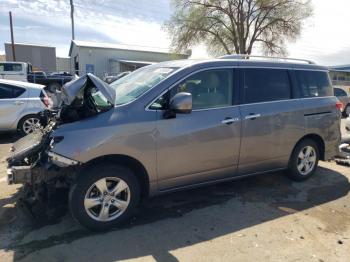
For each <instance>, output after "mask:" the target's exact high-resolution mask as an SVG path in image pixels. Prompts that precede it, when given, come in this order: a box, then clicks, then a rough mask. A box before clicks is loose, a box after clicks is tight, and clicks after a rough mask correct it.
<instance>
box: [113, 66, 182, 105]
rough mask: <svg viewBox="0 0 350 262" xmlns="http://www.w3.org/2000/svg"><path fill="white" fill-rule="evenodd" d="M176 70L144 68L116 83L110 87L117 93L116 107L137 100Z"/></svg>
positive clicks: (170, 68) (169, 68) (171, 68)
mask: <svg viewBox="0 0 350 262" xmlns="http://www.w3.org/2000/svg"><path fill="white" fill-rule="evenodd" d="M176 69H177V68H174V67H154V66H150V67H144V68H140V69H138V70H136V71H134V72H132V73H131V74H129V75H127V76H124V77H122V78H120V79H118V80H116V81H114V82H113V83H111V84H110V86H111V87H112V88H114V90H115V92H116V101H115V105H122V104H126V103H128V102H131V101H133V100H135V99H136V98H137V97H139V96H141V95H142V94H144V93H145V92H147V91H148V90H150V89H151V88H153V87H154V86H155V85H157V84H158V83H159V82H161V81H162V80H163V79H165V78H166V77H168V76H169V75H170V74H171V73H172V72H174V71H175V70H176Z"/></svg>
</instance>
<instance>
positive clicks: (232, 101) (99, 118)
mask: <svg viewBox="0 0 350 262" xmlns="http://www.w3.org/2000/svg"><path fill="white" fill-rule="evenodd" d="M243 58H245V57H243ZM62 96H63V105H62V107H61V109H60V111H59V112H58V116H56V120H55V121H49V124H48V126H47V127H46V128H45V129H44V130H41V132H36V133H34V134H31V135H29V136H27V137H25V138H23V139H21V140H19V141H18V142H17V143H15V144H14V146H13V148H12V152H11V155H10V157H9V159H8V162H9V169H8V180H9V183H24V184H25V185H26V187H27V189H28V190H26V191H25V192H26V194H27V198H28V199H29V198H31V200H32V199H33V197H35V198H38V201H47V200H50V199H51V197H52V196H51V195H53V194H54V193H55V192H56V191H57V190H62V189H66V190H67V196H68V197H67V200H68V202H69V207H70V211H71V213H72V215H73V216H74V217H75V218H76V219H77V220H78V221H79V222H80V223H81V224H82V225H84V226H85V227H87V228H90V229H93V230H102V229H107V228H110V227H112V226H116V225H119V224H121V223H122V222H123V221H125V220H126V219H128V218H129V217H130V216H131V214H132V213H133V212H134V211H135V209H136V208H137V205H138V203H139V202H140V200H141V199H142V198H145V197H149V196H153V195H156V194H161V193H165V192H171V191H175V190H180V189H186V188H192V187H197V186H202V185H207V184H211V183H218V182H224V181H228V180H233V179H238V178H243V177H247V176H251V175H256V174H264V173H267V172H272V171H279V170H285V169H288V171H289V172H288V174H289V177H290V178H291V179H293V180H296V181H302V180H305V179H307V178H309V177H310V176H312V175H313V174H314V172H315V169H316V168H317V165H318V161H319V160H329V159H331V158H332V157H333V156H334V155H336V153H337V152H338V145H339V141H340V111H339V109H340V106H341V103H339V101H338V100H337V98H336V97H334V94H333V88H332V86H331V82H330V79H329V76H328V69H327V68H325V67H322V66H318V65H315V64H313V63H311V62H308V61H306V62H304V61H288V60H278V61H269V60H263V61H261V60H254V59H253V58H250V59H239V57H237V56H225V57H223V58H220V59H214V60H206V61H193V60H179V61H171V62H163V63H159V64H155V65H151V66H147V67H144V68H141V69H138V70H136V71H134V72H133V73H131V74H129V75H127V76H125V77H123V78H121V79H119V80H117V81H116V82H114V83H112V84H111V85H108V84H106V83H104V82H103V81H101V80H100V79H98V78H97V77H95V76H93V75H91V74H88V75H85V76H83V77H81V78H79V79H77V80H75V81H73V82H70V83H68V84H66V85H65V86H64V87H63V90H62ZM29 145H31V146H29ZM37 191H40V192H41V194H38V193H37ZM68 192H69V193H68ZM48 202H50V201H48Z"/></svg>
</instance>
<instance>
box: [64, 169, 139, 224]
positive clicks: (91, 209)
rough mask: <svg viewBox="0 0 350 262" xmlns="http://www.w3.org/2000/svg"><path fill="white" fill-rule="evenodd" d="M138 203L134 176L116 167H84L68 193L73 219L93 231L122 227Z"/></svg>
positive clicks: (137, 183)
mask: <svg viewBox="0 0 350 262" xmlns="http://www.w3.org/2000/svg"><path fill="white" fill-rule="evenodd" d="M122 189H124V190H122ZM120 190H122V191H121V192H119V191H120ZM102 191H103V192H102ZM113 191H114V192H113ZM139 201H140V185H139V182H138V180H137V178H136V176H135V174H134V173H133V172H132V171H131V170H130V169H128V168H126V167H123V166H120V165H115V164H104V165H97V166H93V167H89V168H85V169H84V170H83V171H82V172H81V173H80V174H79V176H78V179H77V181H76V182H75V183H74V184H73V185H72V186H71V189H70V192H69V209H70V212H71V214H72V216H73V217H74V218H75V219H76V220H77V221H78V222H79V223H80V224H81V225H82V226H84V227H86V228H88V229H90V230H93V231H103V230H107V229H110V228H113V227H116V226H119V225H121V224H123V223H124V222H125V221H126V220H127V219H128V218H130V217H131V216H132V215H133V213H134V212H135V210H136V209H137V206H138V204H139Z"/></svg>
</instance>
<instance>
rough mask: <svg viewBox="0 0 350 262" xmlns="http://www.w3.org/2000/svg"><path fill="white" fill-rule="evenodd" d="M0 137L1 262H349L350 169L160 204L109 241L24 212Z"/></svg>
mask: <svg viewBox="0 0 350 262" xmlns="http://www.w3.org/2000/svg"><path fill="white" fill-rule="evenodd" d="M15 139H16V137H15V136H14V135H11V134H0V161H1V162H0V261H117V260H135V261H240V262H241V261H318V262H321V261H349V258H350V194H349V190H350V184H349V178H350V168H349V167H345V166H338V165H336V164H335V163H325V162H321V164H320V168H319V169H318V171H317V173H316V175H315V176H314V177H313V178H312V179H310V180H308V181H306V182H303V183H294V182H291V181H290V180H289V179H287V178H286V177H285V176H284V174H283V173H275V174H268V175H262V176H259V177H253V178H249V179H244V180H240V181H234V182H230V183H225V184H220V185H215V186H209V187H205V188H201V189H196V190H190V191H185V192H179V193H174V194H170V195H166V196H162V197H158V198H153V199H151V200H148V201H147V203H144V204H143V205H142V206H141V208H140V211H139V213H138V215H137V216H136V217H135V218H134V219H133V220H132V221H131V223H130V224H129V225H126V226H124V227H123V228H121V229H116V230H113V231H110V232H107V233H101V234H96V233H91V232H88V231H86V230H84V229H83V228H81V227H79V226H78V225H77V224H76V222H75V221H73V219H72V218H71V217H70V215H69V214H67V215H66V216H64V217H63V218H60V219H59V222H57V223H56V224H51V225H43V224H40V223H36V222H35V221H31V220H30V219H29V218H28V217H26V216H25V215H24V214H23V213H22V212H20V211H19V210H18V209H17V208H16V207H15V203H16V198H17V194H16V192H17V190H18V189H19V187H18V186H8V185H7V184H6V181H5V175H6V171H5V163H4V161H3V160H4V158H5V156H6V154H7V152H8V149H9V147H10V143H11V142H13V141H15Z"/></svg>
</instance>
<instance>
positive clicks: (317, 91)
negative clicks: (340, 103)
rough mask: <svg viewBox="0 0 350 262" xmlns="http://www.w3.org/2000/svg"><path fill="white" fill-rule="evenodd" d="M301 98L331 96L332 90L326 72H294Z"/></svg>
mask: <svg viewBox="0 0 350 262" xmlns="http://www.w3.org/2000/svg"><path fill="white" fill-rule="evenodd" d="M295 74H296V76H297V79H298V82H299V86H300V89H301V96H302V97H323V96H332V95H333V93H334V92H333V88H332V85H331V82H330V79H329V77H328V73H327V72H320V71H300V70H296V71H295Z"/></svg>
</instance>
